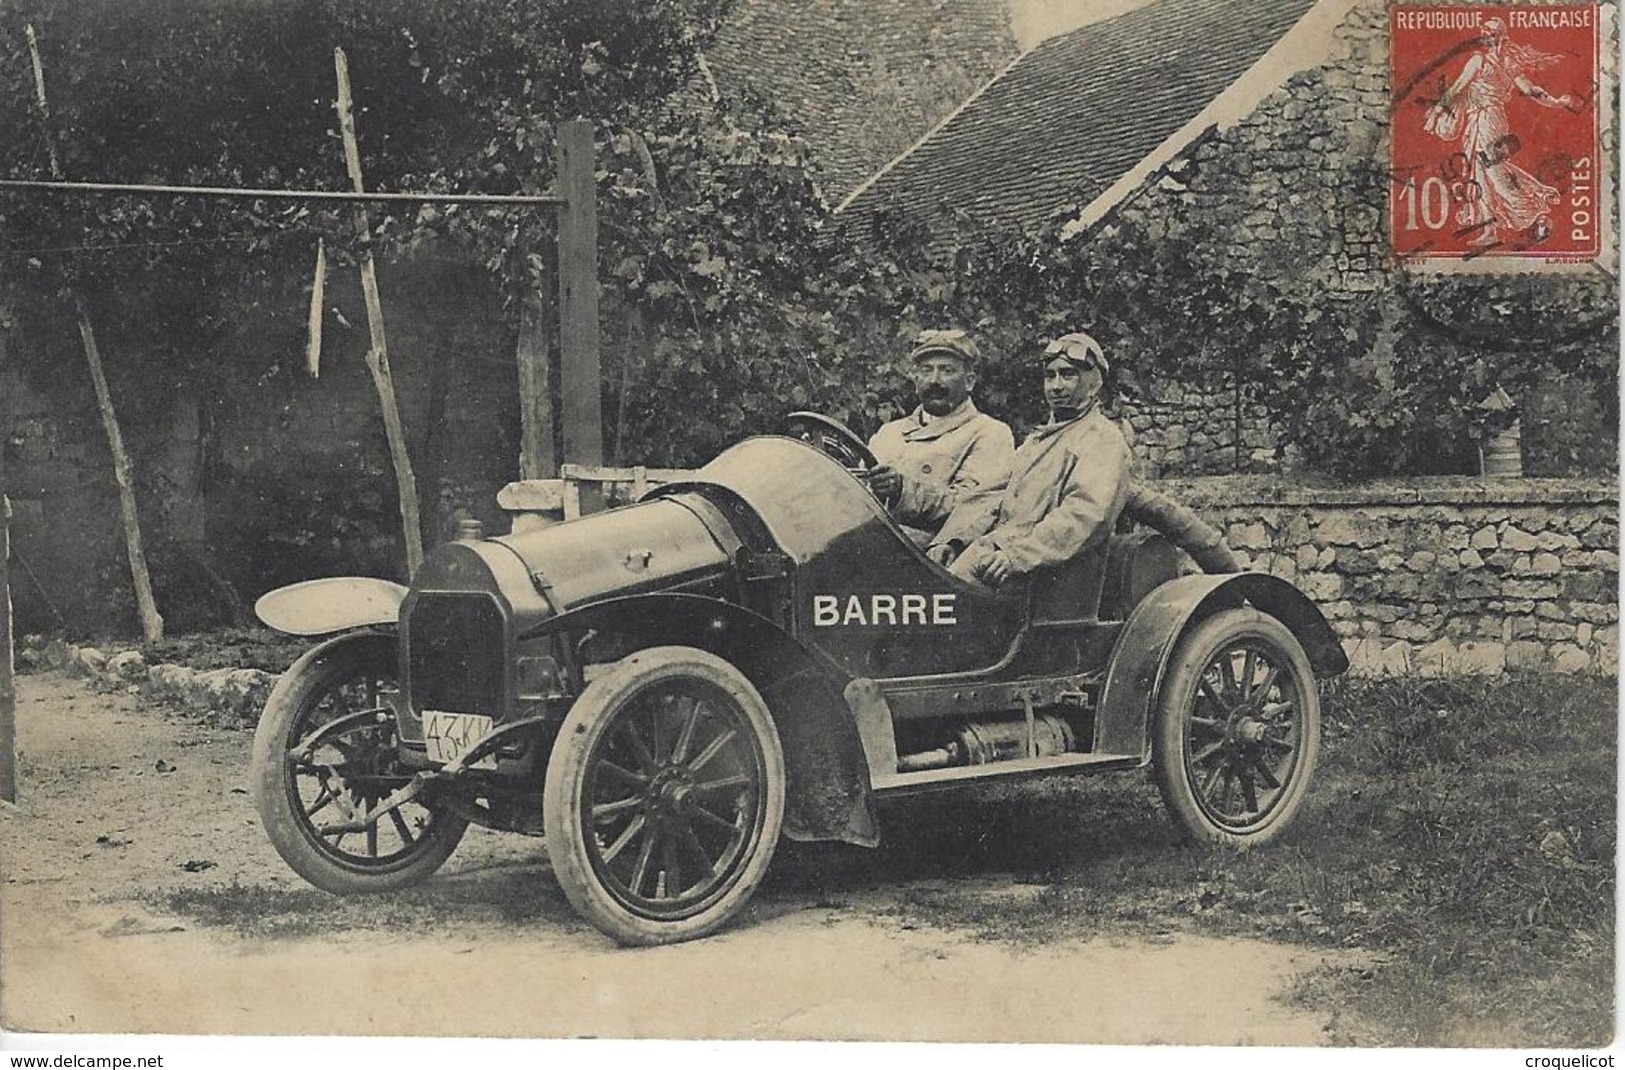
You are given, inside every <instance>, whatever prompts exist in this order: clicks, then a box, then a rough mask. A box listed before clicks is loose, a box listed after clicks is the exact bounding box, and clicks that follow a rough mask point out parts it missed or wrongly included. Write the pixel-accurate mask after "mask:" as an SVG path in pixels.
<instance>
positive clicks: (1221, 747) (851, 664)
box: [253, 414, 1348, 944]
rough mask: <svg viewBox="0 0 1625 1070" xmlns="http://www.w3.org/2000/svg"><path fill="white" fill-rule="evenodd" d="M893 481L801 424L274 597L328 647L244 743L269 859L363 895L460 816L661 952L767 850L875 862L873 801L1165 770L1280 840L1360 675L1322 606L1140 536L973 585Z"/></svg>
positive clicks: (444, 835)
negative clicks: (532, 517) (507, 837)
mask: <svg viewBox="0 0 1625 1070" xmlns="http://www.w3.org/2000/svg"><path fill="white" fill-rule="evenodd" d="M873 463H874V458H873V457H872V456H871V455H869V453H868V451H867V449H866V448H865V447H864V444H863V443H862V441H861V440H859V439H857V438H856V437H855V436H853V435H852V434H851V432H849V431H846V430H845V429H844V428H842V427H840V425H838V424H836V423H835V422H834V421H831V420H827V419H824V418H822V417H818V416H816V415H813V414H797V415H796V416H795V417H793V418H792V420H791V422H790V427H789V433H787V434H786V435H783V436H763V437H758V438H751V439H748V440H746V441H744V442H742V443H740V444H739V445H736V446H734V447H732V448H730V449H728V450H726V451H725V452H723V453H722V454H721V455H720V456H718V457H717V458H716V460H714V461H712V462H711V463H710V464H708V465H706V466H705V467H704V468H702V469H699V470H698V471H697V472H696V473H694V474H693V476H692V478H691V479H686V480H684V481H682V482H677V483H671V484H668V485H665V486H661V487H658V488H657V489H655V490H654V491H652V492H650V493H648V494H647V495H645V496H644V497H643V498H642V499H641V500H639V501H637V502H635V503H633V504H629V505H625V506H622V507H619V508H613V509H609V510H607V511H604V512H600V513H595V514H592V515H588V516H584V517H581V518H580V519H575V520H569V521H566V522H563V523H557V524H553V525H550V526H544V527H541V528H539V529H537V530H530V531H525V532H522V533H516V534H513V535H509V536H504V537H501V538H491V539H484V538H479V537H477V536H476V537H468V538H463V539H460V540H459V541H456V542H453V543H449V544H447V545H444V546H441V547H440V548H438V549H436V550H435V551H434V552H433V553H431V554H430V555H429V556H428V558H427V560H426V561H425V562H424V564H423V566H422V568H421V569H419V571H418V573H417V575H415V576H414V577H413V578H412V585H411V587H410V589H408V588H403V587H401V586H399V585H397V584H391V583H388V582H386V581H382V580H366V579H331V580H317V581H312V582H310V583H305V584H298V585H295V586H293V587H290V588H283V589H281V590H279V591H274V592H272V593H271V594H269V595H267V596H266V597H265V598H263V599H262V600H261V601H260V604H259V606H258V607H257V608H258V611H259V613H260V615H261V618H262V619H264V620H265V621H266V623H267V624H269V625H271V626H272V627H275V628H278V629H281V630H284V631H289V632H293V633H296V634H303V635H312V636H320V635H327V636H329V637H328V638H327V639H326V640H325V641H323V642H321V643H320V645H318V646H316V647H315V648H314V649H312V650H310V651H309V652H308V653H306V654H305V655H304V656H303V657H302V658H300V659H299V660H298V661H297V662H296V663H295V664H294V665H293V666H292V667H291V668H290V669H289V670H288V672H287V673H286V674H285V675H284V676H283V677H282V678H281V680H280V681H279V682H278V684H277V686H276V688H275V690H274V691H273V693H272V694H271V697H270V700H269V702H268V703H267V705H266V708H265V711H264V715H263V717H262V719H261V722H260V725H259V729H258V732H257V734H256V737H255V742H254V758H253V761H254V785H255V797H256V802H257V805H258V808H259V812H260V815H261V818H262V820H263V822H264V825H265V829H266V831H267V833H268V834H269V836H270V839H271V841H272V843H273V844H274V845H275V846H276V849H277V851H278V852H279V853H280V854H281V855H282V857H283V858H284V859H285V860H286V861H287V862H288V864H289V865H290V866H292V867H293V869H294V870H296V871H297V872H298V873H299V874H301V875H302V876H303V877H304V878H305V879H307V880H308V881H310V882H311V883H312V884H314V885H316V886H317V887H319V888H323V889H326V890H328V891H330V892H341V893H354V892H373V891H383V890H388V889H394V888H400V887H403V886H405V885H409V884H413V883H415V882H418V881H421V880H424V879H425V878H427V877H428V876H430V875H431V874H432V873H434V871H435V870H436V869H437V868H438V867H439V866H440V865H441V864H442V863H443V862H444V861H445V860H446V858H447V857H448V856H449V855H450V854H451V853H452V851H453V850H454V849H455V848H456V846H457V843H458V840H459V839H460V838H461V836H462V835H463V832H464V830H465V829H466V827H467V826H468V824H469V823H470V822H473V823H477V824H480V825H486V826H490V827H493V828H499V829H506V830H512V831H516V832H524V833H531V834H536V833H541V834H543V835H545V837H546V844H547V851H548V855H549V857H550V860H551V862H552V867H553V871H554V874H555V875H556V877H557V879H558V881H559V883H560V885H561V886H562V888H563V890H564V892H565V894H566V896H567V897H568V898H569V900H570V902H571V903H572V904H574V906H575V907H576V909H577V910H579V911H580V912H581V914H582V915H584V916H585V917H586V918H587V919H588V920H589V921H591V922H592V923H593V924H594V925H595V926H597V927H598V928H599V929H601V930H602V931H603V932H605V933H606V934H608V935H609V936H611V937H613V938H614V939H616V940H618V941H620V942H622V943H626V944H655V943H665V942H670V941H676V940H685V939H690V938H693V937H697V936H701V935H704V934H706V933H709V932H711V931H713V930H714V929H716V928H717V927H718V926H720V925H722V924H724V923H725V922H726V921H727V920H728V919H729V918H731V917H733V916H734V915H735V914H736V913H737V912H738V911H739V910H740V908H741V907H742V906H743V904H744V903H745V902H746V901H747V899H748V898H749V897H750V895H751V893H752V892H753V890H754V889H755V888H756V887H757V885H758V884H759V883H760V882H761V880H762V878H763V876H764V874H765V872H766V870H767V868H768V864H769V861H770V860H771V858H772V856H773V852H774V848H775V845H776V843H777V842H778V840H779V837H780V836H781V835H784V836H789V837H791V838H794V839H808V840H817V839H838V840H844V841H848V842H852V843H857V844H864V845H868V846H874V845H876V844H877V843H878V842H879V839H880V831H879V829H878V827H877V825H876V821H875V817H874V813H873V807H872V804H873V802H874V800H875V799H877V798H879V797H882V796H886V795H893V794H900V793H908V792H923V791H931V790H937V789H943V788H951V787H954V786H958V785H966V784H972V783H979V782H982V781H986V780H989V779H992V778H1015V777H1026V776H1052V775H1058V774H1072V773H1090V772H1100V771H1106V770H1127V769H1136V768H1140V767H1143V766H1146V765H1147V764H1149V765H1151V766H1152V767H1153V769H1154V773H1155V777H1156V781H1157V783H1158V785H1159V787H1160V789H1161V793H1162V797H1163V799H1164V800H1165V801H1166V803H1167V806H1168V808H1169V810H1170V811H1171V812H1172V814H1173V816H1174V818H1175V819H1176V821H1177V822H1178V824H1179V825H1180V826H1181V828H1182V829H1183V830H1184V832H1185V833H1186V834H1187V835H1188V836H1189V837H1191V838H1192V839H1194V840H1197V841H1207V842H1218V843H1225V844H1233V845H1236V846H1253V845H1257V844H1261V843H1264V842H1265V841H1267V840H1269V839H1271V838H1273V837H1275V836H1276V835H1277V834H1278V833H1280V831H1281V830H1282V829H1283V828H1284V827H1285V826H1286V825H1287V823H1288V822H1289V821H1290V820H1291V819H1292V817H1293V815H1294V814H1295V813H1296V812H1297V810H1298V809H1299V807H1300V804H1301V803H1302V801H1303V798H1304V794H1305V792H1306V790H1307V789H1308V786H1309V782H1310V778H1311V775H1312V772H1313V770H1314V767H1315V762H1316V757H1317V754H1318V751H1319V748H1320V709H1319V699H1318V695H1317V691H1316V678H1317V676H1325V675H1331V674H1336V673H1339V672H1342V671H1343V670H1344V669H1346V668H1347V664H1348V663H1347V660H1346V658H1345V657H1344V655H1343V651H1342V648H1341V646H1340V645H1339V643H1338V640H1337V637H1336V636H1335V635H1334V634H1333V632H1332V629H1331V628H1330V627H1329V626H1328V625H1327V623H1326V621H1325V619H1324V617H1323V616H1322V615H1321V613H1320V611H1319V610H1318V609H1316V607H1315V606H1314V605H1313V604H1312V603H1311V602H1310V601H1309V599H1308V598H1306V597H1305V596H1304V595H1303V594H1302V593H1301V592H1299V591H1298V590H1297V589H1296V588H1294V587H1293V586H1292V585H1291V584H1289V583H1287V582H1286V581H1284V580H1282V579H1279V578H1277V577H1273V576H1269V575H1264V574H1261V573H1254V572H1227V573H1221V574H1208V573H1185V574H1181V570H1180V567H1179V566H1180V562H1181V561H1182V560H1183V558H1182V556H1181V555H1180V553H1179V552H1178V550H1176V549H1175V548H1174V547H1173V546H1172V545H1171V544H1170V543H1169V542H1168V541H1167V539H1165V538H1164V537H1163V536H1162V535H1159V534H1157V533H1155V532H1152V531H1144V530H1142V531H1137V532H1133V533H1128V534H1117V535H1114V536H1113V537H1112V538H1111V540H1110V541H1109V543H1103V544H1101V545H1100V546H1099V547H1098V548H1097V549H1094V550H1086V551H1085V552H1084V553H1083V554H1082V555H1081V556H1080V557H1079V558H1078V559H1076V560H1074V561H1071V562H1069V563H1067V564H1066V565H1064V566H1061V567H1058V568H1055V569H1052V570H1049V571H1048V572H1047V573H1040V574H1035V575H1034V576H1032V577H1031V578H1030V581H1029V582H1027V583H1025V584H1023V585H1020V586H1017V587H1012V588H1010V589H1008V590H999V591H992V590H987V589H984V588H982V587H979V586H976V585H973V584H968V583H965V582H963V581H961V580H959V579H957V578H955V577H954V576H952V575H951V574H950V573H949V572H947V571H946V570H945V569H943V568H941V567H939V566H938V565H936V564H935V563H933V562H932V561H930V560H929V559H928V558H927V557H926V556H925V555H924V554H923V553H922V552H921V551H920V550H919V549H918V548H916V546H915V545H914V544H913V543H912V542H911V541H910V540H909V539H908V538H907V537H905V535H904V534H903V533H902V531H901V530H900V529H899V528H898V526H897V524H896V523H895V522H893V520H892V519H891V518H890V517H889V516H888V515H887V513H886V510H885V508H884V507H883V506H882V505H881V504H880V503H879V502H878V501H877V500H876V499H875V497H874V496H873V495H872V494H871V493H870V492H869V490H868V489H867V486H866V485H865V483H864V482H863V481H862V480H861V479H859V478H855V477H854V469H861V468H863V467H865V466H867V465H872V464H873ZM1013 832H1014V833H1016V834H1019V831H1018V830H1013Z"/></svg>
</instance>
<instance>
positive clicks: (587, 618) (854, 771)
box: [526, 593, 879, 847]
mask: <svg viewBox="0 0 1625 1070" xmlns="http://www.w3.org/2000/svg"><path fill="white" fill-rule="evenodd" d="M589 628H596V629H601V630H605V631H611V632H615V633H617V634H620V635H624V636H627V637H629V638H631V639H632V640H634V641H635V642H636V643H637V644H638V645H656V646H668V645H678V646H692V647H696V648H698V649H700V650H704V651H707V652H709V653H712V654H715V655H717V656H718V657H720V658H723V659H725V660H727V661H728V662H729V663H730V664H732V665H734V666H735V667H736V668H737V669H739V671H740V672H742V673H744V674H745V676H746V677H747V678H748V679H749V680H750V682H751V683H752V684H753V685H754V686H755V687H756V689H757V690H758V691H760V692H761V693H762V697H763V698H764V699H765V700H766V701H767V705H768V709H769V711H770V712H771V713H772V715H773V722H774V727H775V728H777V729H778V733H779V742H780V743H781V744H782V745H783V747H784V757H785V771H786V775H787V778H788V785H787V789H788V790H787V798H786V804H787V805H786V813H785V834H786V835H787V836H789V837H790V838H792V839H798V840H844V841H846V842H848V843H855V844H860V845H862V846H866V847H872V846H874V845H875V844H877V843H878V842H879V829H878V826H877V825H876V824H875V820H874V814H873V812H872V811H871V810H870V807H869V764H870V763H869V761H868V757H867V755H866V752H865V749H864V742H863V740H862V738H860V734H859V731H858V726H857V722H856V719H855V717H854V715H853V712H852V709H851V707H850V706H848V704H847V702H846V700H845V698H844V697H843V695H844V692H845V687H846V685H847V684H848V683H849V682H850V678H849V677H848V676H847V674H845V673H844V672H842V671H841V670H840V669H839V668H838V667H837V666H836V665H835V664H834V663H833V662H831V661H830V660H829V659H828V658H826V657H824V656H823V655H822V654H819V653H818V652H817V651H815V650H811V649H809V648H808V647H806V646H805V645H803V644H802V643H801V642H799V641H798V640H797V639H796V638H795V637H794V636H792V635H790V634H789V633H788V632H786V631H784V630H783V629H782V628H780V627H779V626H778V625H777V624H775V623H774V622H773V621H771V620H769V619H768V618H767V617H764V616H762V615H761V614H759V613H756V612H754V611H752V610H750V609H746V608H745V607H743V606H740V605H736V604H734V603H732V602H726V601H723V600H721V599H718V598H711V597H708V596H705V595H695V594H683V593H664V594H661V593H654V594H643V595H628V596H624V597H620V598H609V599H605V600H603V601H601V602H594V603H592V604H590V605H585V606H581V607H580V608H578V609H572V610H570V611H569V612H566V613H563V614H561V615H560V616H557V617H554V618H551V619H549V620H548V621H546V622H545V623H544V624H543V625H542V626H541V627H539V628H538V629H536V630H535V631H532V632H530V633H527V635H526V638H527V639H528V638H531V637H533V636H539V635H546V634H550V633H554V632H558V631H574V632H580V631H585V630H586V629H589Z"/></svg>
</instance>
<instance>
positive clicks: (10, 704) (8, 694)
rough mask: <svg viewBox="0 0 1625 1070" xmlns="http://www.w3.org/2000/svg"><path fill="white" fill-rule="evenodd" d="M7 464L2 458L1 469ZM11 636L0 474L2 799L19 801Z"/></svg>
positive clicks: (6, 503)
mask: <svg viewBox="0 0 1625 1070" xmlns="http://www.w3.org/2000/svg"><path fill="white" fill-rule="evenodd" d="M4 466H5V462H4V460H3V459H0V469H3V468H4ZM13 649H14V643H13V637H12V634H11V499H10V498H8V497H6V493H5V479H4V476H3V474H0V799H4V800H6V802H12V803H14V802H16V801H17V685H16V675H15V673H16V669H15V665H16V662H15V661H14V660H13V653H12V651H13Z"/></svg>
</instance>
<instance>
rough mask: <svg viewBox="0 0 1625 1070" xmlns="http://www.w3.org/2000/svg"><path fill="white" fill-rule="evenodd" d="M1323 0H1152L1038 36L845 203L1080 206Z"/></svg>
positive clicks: (1036, 212) (975, 209) (980, 211)
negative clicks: (1054, 34) (1048, 35)
mask: <svg viewBox="0 0 1625 1070" xmlns="http://www.w3.org/2000/svg"><path fill="white" fill-rule="evenodd" d="M1313 3H1314V0H1257V2H1240V0H1157V2H1155V3H1151V4H1148V5H1147V6H1145V7H1142V8H1138V9H1136V10H1134V11H1130V12H1128V13H1126V14H1123V15H1119V16H1117V17H1116V18H1113V19H1108V20H1106V21H1103V22H1097V23H1093V24H1091V25H1088V26H1084V27H1082V28H1081V29H1077V30H1073V31H1072V32H1071V33H1067V34H1063V35H1061V36H1059V37H1055V38H1051V39H1050V40H1048V41H1046V42H1044V43H1042V44H1040V45H1039V46H1037V47H1036V48H1034V49H1032V50H1031V51H1029V52H1027V53H1026V54H1024V55H1023V56H1021V58H1019V59H1018V60H1016V61H1015V62H1014V63H1013V64H1011V65H1010V66H1009V67H1008V68H1007V69H1006V70H1005V71H1004V72H1003V73H1001V74H1000V75H999V76H998V77H996V78H995V79H994V80H993V81H992V82H991V83H990V84H988V85H987V86H986V87H985V88H984V89H983V90H982V91H981V93H979V94H978V95H977V96H975V97H973V98H972V99H971V100H969V101H968V102H967V103H966V104H965V105H964V106H963V107H962V108H961V109H960V110H959V111H958V112H957V113H956V114H954V115H952V116H951V117H950V118H949V119H948V120H947V121H946V122H944V123H943V124H942V125H941V126H940V127H939V128H937V129H936V130H934V131H933V132H932V133H931V134H930V135H929V136H928V137H926V138H925V139H924V140H923V141H922V142H921V143H920V144H918V145H917V146H915V148H914V149H913V150H912V151H910V152H909V153H908V154H906V155H904V156H903V157H901V158H899V159H897V160H896V161H894V162H893V164H892V165H890V167H889V168H887V169H885V170H883V171H882V172H881V173H879V174H878V175H876V176H875V177H873V178H872V179H871V180H870V182H869V185H868V186H867V187H864V188H862V189H860V191H859V192H858V194H857V195H856V196H855V197H853V198H852V201H851V203H850V204H848V205H847V206H846V208H845V211H846V212H847V213H850V214H854V215H855V214H857V213H861V212H865V211H874V210H878V209H881V208H883V207H892V208H896V209H898V210H901V211H902V212H904V213H905V214H907V215H909V216H916V217H919V216H929V215H930V214H932V213H934V212H936V211H938V210H940V209H941V208H943V207H944V206H947V207H950V208H952V209H956V210H960V211H964V212H966V213H967V214H969V215H970V216H972V217H973V218H976V219H978V220H980V221H982V222H984V223H990V224H996V225H1004V224H1014V225H1022V226H1025V225H1029V224H1033V223H1036V222H1038V221H1040V220H1042V219H1044V218H1045V217H1047V216H1048V215H1049V214H1050V213H1052V212H1054V211H1056V210H1057V209H1059V208H1062V207H1063V206H1067V205H1075V206H1078V207H1082V206H1083V205H1084V204H1086V203H1087V202H1088V201H1090V200H1092V199H1093V198H1094V197H1095V196H1097V195H1098V194H1100V193H1102V192H1103V191H1105V190H1106V189H1107V188H1108V187H1109V186H1111V185H1112V183H1114V182H1116V181H1117V180H1118V179H1119V178H1120V177H1122V176H1123V175H1124V174H1126V173H1127V172H1128V171H1129V170H1130V169H1131V168H1133V167H1134V166H1135V164H1136V163H1138V162H1139V161H1140V160H1141V159H1142V158H1143V157H1144V156H1146V154H1148V153H1149V152H1151V151H1152V150H1153V149H1154V148H1156V147H1157V146H1158V145H1159V144H1161V143H1162V141H1163V140H1164V139H1165V138H1167V137H1168V136H1169V135H1170V134H1172V133H1174V132H1175V131H1176V130H1178V129H1180V127H1182V126H1184V125H1185V124H1186V123H1187V122H1189V121H1190V120H1191V119H1193V118H1194V117H1195V116H1196V115H1197V114H1198V113H1199V112H1200V111H1201V110H1202V109H1203V108H1204V107H1206V106H1207V105H1208V104H1209V103H1210V102H1211V101H1212V100H1213V99H1214V98H1215V97H1217V96H1218V95H1219V94H1220V93H1222V92H1224V90H1225V89H1226V88H1227V87H1229V86H1230V85H1231V84H1232V83H1234V82H1235V81H1236V79H1238V78H1239V77H1240V76H1241V75H1242V74H1243V73H1244V72H1245V71H1246V70H1247V69H1248V68H1249V67H1251V66H1252V65H1253V63H1255V62H1256V61H1257V60H1258V59H1259V58H1260V57H1261V56H1263V54H1264V53H1265V52H1266V51H1268V50H1269V48H1270V47H1271V46H1272V45H1273V44H1275V42H1276V41H1277V40H1279V39H1280V38H1281V36H1282V35H1283V34H1285V33H1286V32H1287V31H1288V30H1289V29H1291V28H1292V26H1293V24H1294V23H1296V22H1297V21H1298V19H1299V18H1301V17H1302V16H1303V14H1304V13H1305V12H1307V11H1308V10H1309V8H1310V7H1312V6H1313Z"/></svg>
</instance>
